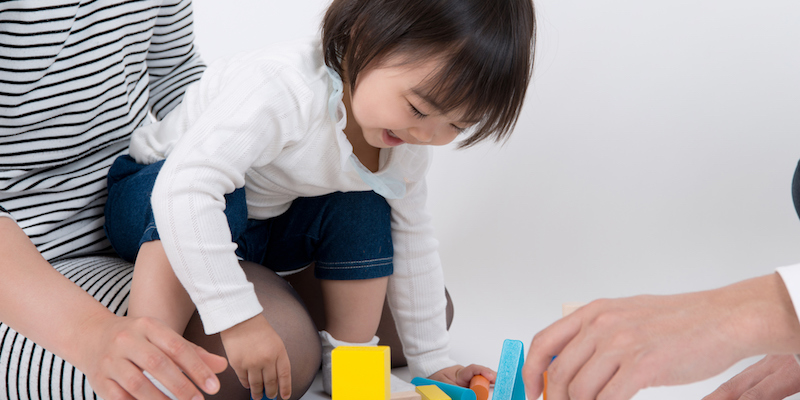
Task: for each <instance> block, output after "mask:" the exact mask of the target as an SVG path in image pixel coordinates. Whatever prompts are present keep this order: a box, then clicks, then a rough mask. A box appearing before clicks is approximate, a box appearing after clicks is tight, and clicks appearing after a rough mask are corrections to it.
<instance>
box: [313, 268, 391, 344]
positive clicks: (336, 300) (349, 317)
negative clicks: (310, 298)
mask: <svg viewBox="0 0 800 400" xmlns="http://www.w3.org/2000/svg"><path fill="white" fill-rule="evenodd" d="M388 282H389V278H388V277H382V278H375V279H363V280H352V281H332V280H322V281H321V282H320V284H321V287H322V297H323V299H324V307H325V319H326V321H327V325H326V326H325V330H326V331H328V333H330V334H331V336H333V337H334V338H336V339H337V340H341V341H344V342H350V343H366V342H369V341H370V340H372V338H373V337H374V336H375V333H376V332H377V330H378V324H379V323H380V322H381V312H382V311H383V301H384V299H385V298H386V285H387V284H388Z"/></svg>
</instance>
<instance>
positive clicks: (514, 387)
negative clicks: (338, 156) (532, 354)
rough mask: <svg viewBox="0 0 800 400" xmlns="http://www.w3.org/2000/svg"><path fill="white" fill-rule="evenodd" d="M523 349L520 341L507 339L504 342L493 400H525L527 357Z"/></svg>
mask: <svg viewBox="0 0 800 400" xmlns="http://www.w3.org/2000/svg"><path fill="white" fill-rule="evenodd" d="M522 349H523V345H522V342H520V341H519V340H510V339H506V340H505V341H504V342H503V350H502V351H501V353H500V366H499V367H498V368H497V380H496V381H495V383H494V392H493V393H492V400H525V386H524V384H523V383H522V365H523V364H525V355H524V354H523V350H522Z"/></svg>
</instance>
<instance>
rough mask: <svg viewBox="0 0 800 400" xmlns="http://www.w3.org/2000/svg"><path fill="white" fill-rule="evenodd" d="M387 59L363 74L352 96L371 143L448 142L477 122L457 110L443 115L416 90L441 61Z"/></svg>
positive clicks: (378, 145) (357, 118)
mask: <svg viewBox="0 0 800 400" xmlns="http://www.w3.org/2000/svg"><path fill="white" fill-rule="evenodd" d="M385 61H386V62H384V63H382V65H383V66H378V67H373V68H370V67H368V68H365V69H364V70H363V71H362V72H361V73H360V74H359V76H358V80H357V82H356V87H355V90H354V91H353V93H352V96H351V99H350V107H351V110H350V111H351V113H352V115H353V118H354V119H355V122H356V123H357V124H358V126H359V127H361V131H362V133H363V135H364V139H365V140H366V141H367V143H368V144H369V145H370V146H372V147H376V148H388V147H394V146H399V145H401V144H403V143H410V144H423V145H436V146H440V145H445V144H448V143H450V142H452V141H453V140H454V139H455V138H456V136H458V134H459V133H460V132H461V131H463V130H464V129H466V128H468V127H469V126H471V125H472V124H473V123H474V122H468V121H462V120H461V119H460V114H459V113H458V112H457V110H456V111H451V112H449V113H446V114H443V113H442V112H441V110H439V109H437V108H436V107H435V106H434V105H432V104H430V103H428V102H427V101H425V100H424V99H423V98H422V97H420V96H419V95H418V94H417V93H415V91H414V89H415V88H420V87H423V85H422V83H423V82H425V80H426V78H428V77H429V76H431V75H432V74H433V73H434V72H435V71H436V70H437V67H438V66H439V64H438V62H437V61H421V62H415V63H399V62H397V61H398V60H397V59H393V58H392V57H389V58H388V59H387V60H385ZM400 61H402V60H400Z"/></svg>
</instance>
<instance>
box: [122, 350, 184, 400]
mask: <svg viewBox="0 0 800 400" xmlns="http://www.w3.org/2000/svg"><path fill="white" fill-rule="evenodd" d="M135 362H136V361H135V360H134V363H135ZM116 367H117V370H116V371H115V372H114V373H113V376H114V380H115V381H116V383H117V384H118V385H119V386H120V387H121V388H122V389H123V390H124V391H125V392H127V393H128V394H130V396H131V397H133V398H135V399H142V400H144V399H148V400H149V399H153V400H169V397H167V396H166V395H165V394H164V393H162V392H161V390H159V389H158V388H157V387H156V386H155V385H154V384H153V382H151V381H150V379H148V378H147V377H146V376H144V374H143V373H142V370H141V369H140V368H141V366H138V365H134V364H132V363H118V364H116ZM196 391H197V390H196V389H195V392H196ZM198 394H199V393H198ZM175 396H177V397H178V399H181V400H184V399H185V400H189V399H193V396H190V397H186V395H185V394H183V396H181V395H179V394H175Z"/></svg>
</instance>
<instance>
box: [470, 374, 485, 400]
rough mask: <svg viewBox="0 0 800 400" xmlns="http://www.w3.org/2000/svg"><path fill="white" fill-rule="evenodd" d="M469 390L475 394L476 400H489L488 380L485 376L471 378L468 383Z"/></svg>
mask: <svg viewBox="0 0 800 400" xmlns="http://www.w3.org/2000/svg"><path fill="white" fill-rule="evenodd" d="M469 389H470V390H472V391H473V392H475V399H476V400H489V380H488V379H486V377H485V376H483V375H475V376H473V377H472V379H470V381H469Z"/></svg>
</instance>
